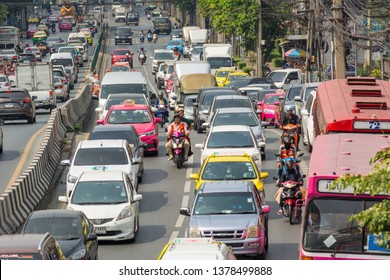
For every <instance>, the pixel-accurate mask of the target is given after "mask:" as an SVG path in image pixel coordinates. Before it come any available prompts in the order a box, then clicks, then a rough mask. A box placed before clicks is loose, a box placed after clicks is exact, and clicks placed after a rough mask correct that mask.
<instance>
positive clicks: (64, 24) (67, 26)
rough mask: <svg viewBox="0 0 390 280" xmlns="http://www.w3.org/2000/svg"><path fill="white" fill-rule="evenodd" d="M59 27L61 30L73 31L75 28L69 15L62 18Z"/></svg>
mask: <svg viewBox="0 0 390 280" xmlns="http://www.w3.org/2000/svg"><path fill="white" fill-rule="evenodd" d="M59 28H60V31H62V30H69V31H72V29H73V24H72V19H71V18H67V17H66V18H61V19H60V24H59Z"/></svg>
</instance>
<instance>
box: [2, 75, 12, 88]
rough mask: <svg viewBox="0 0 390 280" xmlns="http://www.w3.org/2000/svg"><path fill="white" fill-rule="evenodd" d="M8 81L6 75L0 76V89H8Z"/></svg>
mask: <svg viewBox="0 0 390 280" xmlns="http://www.w3.org/2000/svg"><path fill="white" fill-rule="evenodd" d="M10 86H11V85H10V81H9V79H8V76H7V75H0V88H5V89H9V88H10Z"/></svg>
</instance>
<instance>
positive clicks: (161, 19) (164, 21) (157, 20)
mask: <svg viewBox="0 0 390 280" xmlns="http://www.w3.org/2000/svg"><path fill="white" fill-rule="evenodd" d="M154 22H155V23H169V18H160V17H157V18H155V19H154Z"/></svg>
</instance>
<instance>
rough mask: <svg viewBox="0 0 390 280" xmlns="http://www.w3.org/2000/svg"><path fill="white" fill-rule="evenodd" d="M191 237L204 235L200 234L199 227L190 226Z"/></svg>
mask: <svg viewBox="0 0 390 280" xmlns="http://www.w3.org/2000/svg"><path fill="white" fill-rule="evenodd" d="M189 235H190V236H189V238H200V237H202V236H201V234H200V230H199V229H198V228H190V232H189Z"/></svg>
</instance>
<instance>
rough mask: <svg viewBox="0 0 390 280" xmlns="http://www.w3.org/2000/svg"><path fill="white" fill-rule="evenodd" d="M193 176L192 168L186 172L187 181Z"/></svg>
mask: <svg viewBox="0 0 390 280" xmlns="http://www.w3.org/2000/svg"><path fill="white" fill-rule="evenodd" d="M191 174H192V168H188V169H187V171H186V179H189V178H190V175H191Z"/></svg>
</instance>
